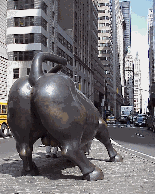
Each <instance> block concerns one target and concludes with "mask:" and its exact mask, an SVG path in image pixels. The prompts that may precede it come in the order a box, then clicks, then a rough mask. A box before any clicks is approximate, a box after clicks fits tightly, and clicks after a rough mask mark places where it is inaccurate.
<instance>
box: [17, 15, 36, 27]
mask: <svg viewBox="0 0 155 194" xmlns="http://www.w3.org/2000/svg"><path fill="white" fill-rule="evenodd" d="M14 26H15V27H24V26H34V16H27V17H15V18H14Z"/></svg>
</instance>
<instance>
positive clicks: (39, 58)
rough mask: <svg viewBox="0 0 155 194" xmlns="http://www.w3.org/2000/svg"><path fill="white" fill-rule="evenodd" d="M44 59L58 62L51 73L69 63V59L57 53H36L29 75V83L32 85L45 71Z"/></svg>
mask: <svg viewBox="0 0 155 194" xmlns="http://www.w3.org/2000/svg"><path fill="white" fill-rule="evenodd" d="M44 61H51V62H54V63H58V64H57V65H56V66H55V67H53V68H52V69H51V70H50V71H49V73H56V72H58V71H59V70H60V69H62V67H63V66H64V65H67V61H66V59H64V58H61V57H59V56H57V55H54V54H51V53H46V52H40V53H38V54H36V55H35V56H34V58H33V60H32V65H31V72H30V75H29V83H30V85H31V86H34V85H35V83H36V81H37V80H38V79H39V78H40V77H41V76H42V75H44V72H43V70H42V62H44Z"/></svg>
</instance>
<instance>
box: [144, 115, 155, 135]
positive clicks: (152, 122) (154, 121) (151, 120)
mask: <svg viewBox="0 0 155 194" xmlns="http://www.w3.org/2000/svg"><path fill="white" fill-rule="evenodd" d="M146 124H147V129H148V130H151V131H153V132H154V133H155V117H153V116H151V115H149V116H148V118H147V122H146Z"/></svg>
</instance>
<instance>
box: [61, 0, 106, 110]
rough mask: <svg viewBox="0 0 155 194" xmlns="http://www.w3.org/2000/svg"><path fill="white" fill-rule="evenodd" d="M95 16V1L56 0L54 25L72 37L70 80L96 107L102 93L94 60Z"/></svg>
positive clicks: (97, 63) (98, 66)
mask: <svg viewBox="0 0 155 194" xmlns="http://www.w3.org/2000/svg"><path fill="white" fill-rule="evenodd" d="M97 19H98V13H97V1H96V0H94V1H92V0H87V1H77V0H75V1H72V0H58V24H59V25H60V26H61V28H62V29H63V30H65V31H66V32H67V33H70V34H71V35H72V37H73V79H74V80H77V81H78V82H79V86H80V89H81V91H82V92H83V93H84V94H85V95H86V96H87V97H89V98H90V99H91V100H92V101H93V102H94V104H95V106H96V107H97V108H99V109H100V106H101V102H102V98H103V96H104V80H103V77H102V76H103V73H104V71H103V70H102V69H100V64H99V60H98V48H97V44H98V42H97V41H98V26H97ZM102 71H103V73H102Z"/></svg>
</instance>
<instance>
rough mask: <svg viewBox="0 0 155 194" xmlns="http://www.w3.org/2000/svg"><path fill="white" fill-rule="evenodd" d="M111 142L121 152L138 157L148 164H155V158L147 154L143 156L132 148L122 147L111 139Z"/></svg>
mask: <svg viewBox="0 0 155 194" xmlns="http://www.w3.org/2000/svg"><path fill="white" fill-rule="evenodd" d="M110 140H111V143H112V144H114V145H115V146H116V147H117V148H118V149H119V150H120V151H123V152H128V153H129V154H130V155H133V156H134V157H138V158H140V159H141V160H146V161H147V162H151V163H153V164H155V157H153V156H149V155H147V154H143V153H141V152H138V151H136V150H132V149H130V148H126V147H123V146H122V145H120V144H118V143H117V142H115V141H114V140H113V139H111V138H110Z"/></svg>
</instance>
